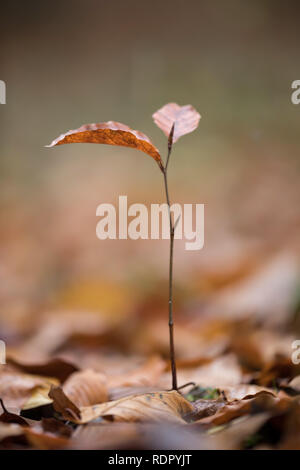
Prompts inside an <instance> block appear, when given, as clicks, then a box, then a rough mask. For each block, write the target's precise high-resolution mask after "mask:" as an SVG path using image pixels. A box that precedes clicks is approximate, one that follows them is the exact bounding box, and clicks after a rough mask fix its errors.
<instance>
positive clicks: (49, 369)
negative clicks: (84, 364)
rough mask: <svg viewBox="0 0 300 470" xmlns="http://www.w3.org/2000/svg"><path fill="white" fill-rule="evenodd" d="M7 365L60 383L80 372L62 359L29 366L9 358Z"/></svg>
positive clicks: (29, 364)
mask: <svg viewBox="0 0 300 470" xmlns="http://www.w3.org/2000/svg"><path fill="white" fill-rule="evenodd" d="M7 363H8V364H11V365H13V366H14V367H16V368H17V369H19V370H21V371H22V372H25V373H27V374H33V375H45V376H47V377H55V378H57V379H58V380H59V381H60V382H64V381H65V380H66V379H67V378H68V377H69V375H71V374H72V373H73V372H76V371H77V370H78V367H76V366H74V365H73V364H71V363H70V362H67V361H65V360H63V359H60V358H54V359H49V361H46V362H41V363H34V364H32V363H28V364H27V363H24V362H19V361H16V360H14V359H12V358H7Z"/></svg>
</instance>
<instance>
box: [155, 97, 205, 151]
mask: <svg viewBox="0 0 300 470" xmlns="http://www.w3.org/2000/svg"><path fill="white" fill-rule="evenodd" d="M152 117H153V120H154V122H155V124H156V125H157V127H159V128H160V129H161V130H162V131H163V132H164V134H165V135H166V136H169V134H170V132H171V129H172V127H173V124H174V134H173V143H175V142H176V141H177V140H178V139H179V137H182V136H183V135H185V134H189V133H190V132H193V131H194V130H195V129H197V127H198V124H199V121H200V118H201V116H200V114H199V113H198V111H196V110H195V108H194V107H193V106H191V105H190V104H187V105H185V106H179V105H178V104H177V103H168V104H166V105H165V106H163V107H162V108H160V109H159V110H158V111H156V112H155V113H154V114H153V116H152Z"/></svg>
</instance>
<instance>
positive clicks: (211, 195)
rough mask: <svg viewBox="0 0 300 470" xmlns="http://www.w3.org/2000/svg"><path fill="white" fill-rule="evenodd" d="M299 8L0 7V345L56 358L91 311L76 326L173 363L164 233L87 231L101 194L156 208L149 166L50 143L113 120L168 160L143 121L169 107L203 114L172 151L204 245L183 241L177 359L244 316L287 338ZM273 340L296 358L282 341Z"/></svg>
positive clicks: (293, 318)
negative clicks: (1, 87) (2, 98)
mask: <svg viewBox="0 0 300 470" xmlns="http://www.w3.org/2000/svg"><path fill="white" fill-rule="evenodd" d="M299 14H300V4H299V2H296V1H289V2H282V1H267V0H254V1H251V2H246V1H242V0H229V1H227V2H222V1H220V0H213V1H210V2H208V1H199V0H198V1H196V0H195V1H194V0H192V1H187V2H182V1H178V0H172V1H169V0H166V1H164V2H158V1H156V0H153V1H151V2H145V1H144V2H140V1H137V0H127V1H126V2H123V1H119V0H116V1H114V2H104V1H102V0H98V1H97V0H86V1H85V2H82V1H78V0H72V1H71V0H61V1H59V2H53V1H51V2H50V1H43V2H38V1H33V0H29V1H27V2H5V3H4V4H3V5H1V18H2V22H1V23H2V24H1V30H0V41H1V48H0V65H1V67H0V79H1V80H4V81H5V82H6V85H7V104H6V105H1V106H0V156H1V163H0V165H1V184H0V195H1V202H0V223H1V235H0V236H1V244H0V280H1V282H0V300H1V307H0V337H1V338H2V339H4V340H5V341H6V343H7V344H8V346H9V348H10V351H11V354H15V355H17V356H18V355H19V356H22V358H23V359H24V358H25V357H28V360H30V359H33V358H35V359H36V358H37V351H39V355H40V358H43V357H44V356H45V357H47V356H48V355H51V354H55V353H57V352H59V351H65V352H66V351H67V350H68V347H67V346H66V344H65V339H66V338H65V336H67V335H65V336H64V338H63V340H62V339H61V340H57V335H58V333H57V330H56V329H55V328H56V327H55V328H54V326H53V325H57V324H58V325H59V328H58V329H59V331H60V332H61V331H62V326H61V323H59V322H61V319H62V318H63V317H65V316H67V318H69V319H70V318H72V319H74V318H75V316H76V315H77V317H76V318H81V315H82V314H84V315H85V317H84V318H85V320H83V323H81V324H80V326H78V327H77V330H76V333H78V331H79V330H80V332H81V333H82V332H83V330H84V329H85V328H87V329H88V327H87V325H88V318H90V317H89V315H92V316H93V315H95V314H96V316H97V318H101V321H103V322H104V325H105V327H103V328H104V329H102V330H101V334H100V333H99V336H101V338H102V339H101V341H102V342H103V345H104V346H103V347H104V348H111V347H113V348H114V350H115V349H117V350H118V351H119V350H120V351H121V352H122V353H123V354H124V352H126V354H129V353H139V354H142V353H143V354H144V353H149V352H151V353H152V352H160V353H161V354H162V355H164V356H167V354H168V350H167V347H168V338H167V321H166V316H167V277H168V256H169V253H168V242H167V241H131V240H120V241H109V240H107V241H100V240H98V239H97V238H96V224H97V217H96V207H97V206H98V204H100V203H103V202H107V203H109V202H110V203H114V204H117V201H118V197H119V195H127V196H128V203H129V204H131V203H135V202H139V203H144V204H147V205H149V204H151V203H155V202H162V201H164V199H165V196H164V188H163V181H162V178H161V174H160V173H159V171H158V168H157V165H155V163H154V162H153V160H151V158H149V157H148V156H147V155H143V154H142V153H140V152H137V151H134V150H131V149H124V148H114V147H109V146H100V145H99V146H97V145H77V146H76V145H67V146H61V147H58V148H55V149H47V148H45V147H44V146H45V145H47V144H49V143H50V142H51V141H52V140H53V139H54V138H55V137H57V136H58V135H59V134H61V133H62V132H65V131H67V130H69V129H74V128H77V127H79V126H80V125H82V124H84V123H89V122H102V121H108V120H116V121H120V122H124V123H126V124H128V125H129V126H131V127H132V128H134V129H139V130H141V131H143V132H145V133H146V134H147V135H148V136H149V137H150V138H151V139H152V141H153V142H154V144H155V145H156V146H157V147H158V148H159V149H160V150H161V152H162V155H165V153H166V138H165V136H164V135H163V133H162V132H161V131H160V130H159V129H158V128H157V127H156V126H155V125H154V123H153V122H152V118H151V116H152V114H153V112H155V111H156V110H157V109H158V108H160V107H161V106H162V105H164V104H165V103H168V102H170V101H175V102H177V103H179V104H180V105H184V104H192V105H193V106H194V107H195V108H196V109H197V110H198V111H199V112H200V114H201V116H202V119H201V121H200V125H199V128H198V129H197V130H196V131H195V132H193V133H192V134H191V135H188V136H185V137H183V138H181V139H180V141H179V142H178V143H177V144H176V147H175V149H174V152H173V155H172V161H171V164H170V173H169V174H170V176H169V178H170V183H169V184H170V193H171V199H172V201H173V202H179V203H184V202H189V203H194V204H195V203H204V204H205V247H204V249H203V250H202V251H199V252H193V251H191V252H188V251H185V249H184V245H183V243H180V242H176V246H175V268H174V269H175V275H174V277H175V312H176V319H177V322H178V328H177V344H178V346H177V347H178V355H179V356H180V357H194V356H197V357H198V356H199V354H200V351H202V350H203V351H205V353H206V354H208V351H209V348H208V344H209V345H211V344H215V341H216V338H218V342H217V343H218V345H219V346H220V345H221V346H222V347H221V346H220V347H221V349H222V348H223V347H224V343H223V342H221V341H219V339H220V337H221V338H222V340H223V339H224V338H225V340H226V341H227V343H226V347H227V348H228V347H229V346H228V338H229V337H231V336H230V335H232V338H233V337H234V335H236V332H237V331H241V330H236V328H240V324H241V323H240V322H242V321H245V319H247V324H246V326H245V332H246V334H249V332H250V331H251V328H252V326H253V323H254V325H255V328H257V326H258V325H261V324H263V325H267V326H265V328H268V331H269V329H271V331H272V332H273V334H274V335H278V334H279V335H280V334H282V332H283V330H282V329H281V330H279V327H278V325H284V328H285V330H286V332H287V333H288V334H293V335H296V334H297V331H298V330H297V312H298V297H299V299H300V295H298V292H299V289H298V287H297V286H298V280H299V254H300V244H299V235H300V213H299V203H300V191H299V163H300V159H299V112H300V108H299V107H297V106H295V105H293V104H292V103H291V91H292V90H291V83H292V81H294V80H296V79H299V78H300V77H299V74H300V71H299V46H298V43H299V41H298V40H299ZM68 315H69V316H68ZM58 318H59V319H60V320H59V319H58ZM128 318H129V319H130V321H128ZM49 322H50V323H51V325H50V326H49ZM72 322H73V320H72ZM72 322H70V321H69V324H70V323H72ZM249 322H250V323H249ZM72 324H73V327H74V328H75V326H74V325H75V323H72ZM204 324H205V325H209V327H207V328H206V329H205V328H204V326H203V325H204ZM225 324H226V325H228V324H230V328H227V327H225V326H224V325H225ZM64 325H65V323H64ZM91 325H93V323H91ZM195 325H196V326H198V329H197V328H196V326H195ZM232 325H235V326H234V328H233V330H232V329H231V327H232ZM237 325H238V327H237ZM251 325H252V326H251ZM46 327H47V328H48V329H47V328H46ZM112 327H113V328H117V330H114V331H122V335H121V336H120V335H118V341H116V337H115V336H113V334H112V335H111V328H112ZM49 328H50V330H49ZM51 328H52V329H51ZM53 328H54V329H53ZM101 328H102V327H101ZM118 328H121V330H118ZM75 329H76V328H75ZM91 329H93V327H91ZM91 329H90V330H88V331H86V335H87V336H88V335H89V334H90V333H91ZM41 331H42V333H41ZM49 331H50V332H49ZM54 331H55V334H54ZM64 331H65V330H64ZM103 331H104V332H105V334H103ZM108 331H109V332H110V333H109V334H108ZM73 333H74V331H73V332H72V334H73ZM114 334H115V333H114ZM51 335H52V336H51ZM53 337H55V338H56V340H55V341H54V342H52V343H51V341H50V339H49V338H52V340H53ZM120 337H121V338H122V339H121V340H120ZM276 337H277V336H276ZM45 338H47V339H46V340H45ZM68 338H69V337H68ZM113 338H114V339H113ZM124 338H125V339H124ZM50 343H51V344H50ZM275 343H276V348H277V349H276V353H277V352H278V348H279V349H280V351H281V350H282V348H283V349H284V350H285V351H288V352H287V354H289V351H290V340H288V341H286V342H284V344H282V342H280V341H278V342H276V341H275V340H274V344H275ZM20 344H21V345H22V347H21V349H20V347H19V345H20ZM97 344H99V343H97ZM101 344H102V343H101ZM260 344H261V342H260ZM265 344H266V343H265ZM112 345H113V346H112ZM232 345H233V343H232V342H231V343H230V348H234V347H233V346H232ZM17 346H18V348H17ZM201 348H202V349H201ZM72 351H74V350H73V349H72ZM213 351H214V353H213V354H217V353H216V350H215V349H214V350H213ZM218 351H220V349H218ZM201 354H202V353H201Z"/></svg>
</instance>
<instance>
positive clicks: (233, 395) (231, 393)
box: [222, 384, 276, 402]
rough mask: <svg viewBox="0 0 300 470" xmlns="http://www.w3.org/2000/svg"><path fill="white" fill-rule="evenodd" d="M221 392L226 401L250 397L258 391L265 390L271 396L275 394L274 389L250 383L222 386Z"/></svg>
mask: <svg viewBox="0 0 300 470" xmlns="http://www.w3.org/2000/svg"><path fill="white" fill-rule="evenodd" d="M222 392H223V394H224V396H225V397H226V400H227V401H228V402H231V401H235V400H244V399H246V398H252V397H254V396H256V395H257V394H258V393H260V392H266V393H270V394H271V395H273V396H276V393H275V392H274V390H271V389H270V388H267V387H261V386H259V385H252V384H238V385H235V386H233V387H230V386H226V387H223V388H222Z"/></svg>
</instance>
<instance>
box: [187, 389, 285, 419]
mask: <svg viewBox="0 0 300 470" xmlns="http://www.w3.org/2000/svg"><path fill="white" fill-rule="evenodd" d="M289 406H290V399H289V398H288V397H286V396H283V395H282V396H277V397H275V396H274V395H272V394H271V393H269V392H259V393H257V394H256V395H255V396H254V397H251V398H247V397H245V399H243V400H235V401H233V402H231V403H228V404H226V405H225V406H224V407H222V408H221V409H220V410H218V411H217V412H216V414H214V415H212V416H208V417H206V418H203V419H200V420H199V421H197V422H196V423H195V425H196V424H197V423H201V424H202V425H204V424H209V425H211V424H213V425H215V426H220V425H223V424H225V423H228V422H229V421H231V420H233V419H235V418H238V417H239V416H244V415H246V414H253V413H254V414H255V413H258V412H260V413H262V412H265V411H276V412H282V411H284V410H286V409H287V408H288V407H289Z"/></svg>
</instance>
